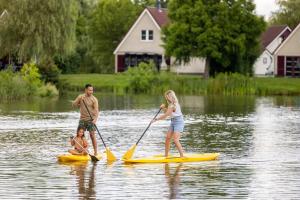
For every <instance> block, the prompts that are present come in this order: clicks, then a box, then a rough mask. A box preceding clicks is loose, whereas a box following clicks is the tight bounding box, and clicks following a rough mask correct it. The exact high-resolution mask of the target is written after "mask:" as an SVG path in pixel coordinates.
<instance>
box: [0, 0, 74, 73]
mask: <svg viewBox="0 0 300 200" xmlns="http://www.w3.org/2000/svg"><path fill="white" fill-rule="evenodd" d="M0 5H1V6H0V7H1V8H2V9H3V8H4V9H6V10H7V12H8V15H7V16H6V17H5V19H3V20H1V23H0V48H1V52H0V56H1V57H2V56H6V55H14V56H15V57H17V58H18V60H20V61H21V62H24V63H25V62H27V61H29V60H31V59H34V60H35V61H36V62H37V64H38V66H39V67H40V68H44V69H43V70H41V71H42V72H45V71H46V70H47V69H48V67H49V66H46V67H45V66H43V64H42V63H43V61H44V60H45V59H46V60H47V62H48V61H49V60H52V59H53V57H54V56H55V55H56V54H61V55H64V54H69V53H71V52H72V51H73V49H74V44H75V42H74V41H75V27H76V18H77V8H78V7H77V1H76V0H63V1H62V0H47V1H44V0H21V1H20V0H10V1H7V0H0ZM44 63H46V62H44ZM48 63H49V62H48ZM52 66H54V65H52ZM49 69H50V68H49ZM50 70H51V71H53V70H52V69H50ZM54 71H55V70H54ZM57 72H58V71H57Z"/></svg>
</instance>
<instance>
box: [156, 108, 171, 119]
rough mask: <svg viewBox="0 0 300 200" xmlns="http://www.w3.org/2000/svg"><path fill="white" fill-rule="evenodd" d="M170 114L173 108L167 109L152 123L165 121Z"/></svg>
mask: <svg viewBox="0 0 300 200" xmlns="http://www.w3.org/2000/svg"><path fill="white" fill-rule="evenodd" d="M172 112H173V108H172V107H168V108H167V110H166V112H165V114H163V115H161V116H159V117H158V118H156V119H154V121H158V120H163V119H166V118H167V117H168V116H171V114H172Z"/></svg>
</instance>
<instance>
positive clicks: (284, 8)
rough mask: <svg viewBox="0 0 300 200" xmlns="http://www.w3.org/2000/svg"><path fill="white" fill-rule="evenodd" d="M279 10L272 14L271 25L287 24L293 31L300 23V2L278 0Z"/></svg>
mask: <svg viewBox="0 0 300 200" xmlns="http://www.w3.org/2000/svg"><path fill="white" fill-rule="evenodd" d="M277 4H278V5H279V10H278V11H276V12H273V13H272V16H271V21H270V22H271V24H276V25H283V24H287V25H288V26H289V27H290V28H292V29H294V28H295V27H296V26H297V25H298V24H299V23H300V12H299V10H300V1H299V0H278V1H277Z"/></svg>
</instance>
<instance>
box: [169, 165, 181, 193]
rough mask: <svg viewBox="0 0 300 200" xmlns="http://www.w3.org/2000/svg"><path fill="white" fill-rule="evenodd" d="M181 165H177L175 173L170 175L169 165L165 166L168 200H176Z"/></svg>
mask: <svg viewBox="0 0 300 200" xmlns="http://www.w3.org/2000/svg"><path fill="white" fill-rule="evenodd" d="M182 165H183V164H182V163H180V164H178V165H177V167H176V168H175V172H174V173H172V172H171V169H170V164H168V163H166V164H165V176H166V179H167V183H168V185H169V188H170V193H169V199H178V198H180V197H179V184H180V170H181V168H182Z"/></svg>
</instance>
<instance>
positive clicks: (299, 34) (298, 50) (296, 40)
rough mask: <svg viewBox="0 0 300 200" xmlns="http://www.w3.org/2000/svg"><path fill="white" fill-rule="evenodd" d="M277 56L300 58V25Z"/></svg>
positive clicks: (280, 48)
mask: <svg viewBox="0 0 300 200" xmlns="http://www.w3.org/2000/svg"><path fill="white" fill-rule="evenodd" d="M275 54H277V55H288V56H300V24H299V25H298V26H297V27H296V28H295V29H294V31H293V32H292V33H291V34H290V35H289V36H288V38H287V39H286V40H285V41H284V42H283V43H282V45H281V46H280V47H279V48H278V49H277V50H276V52H275Z"/></svg>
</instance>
